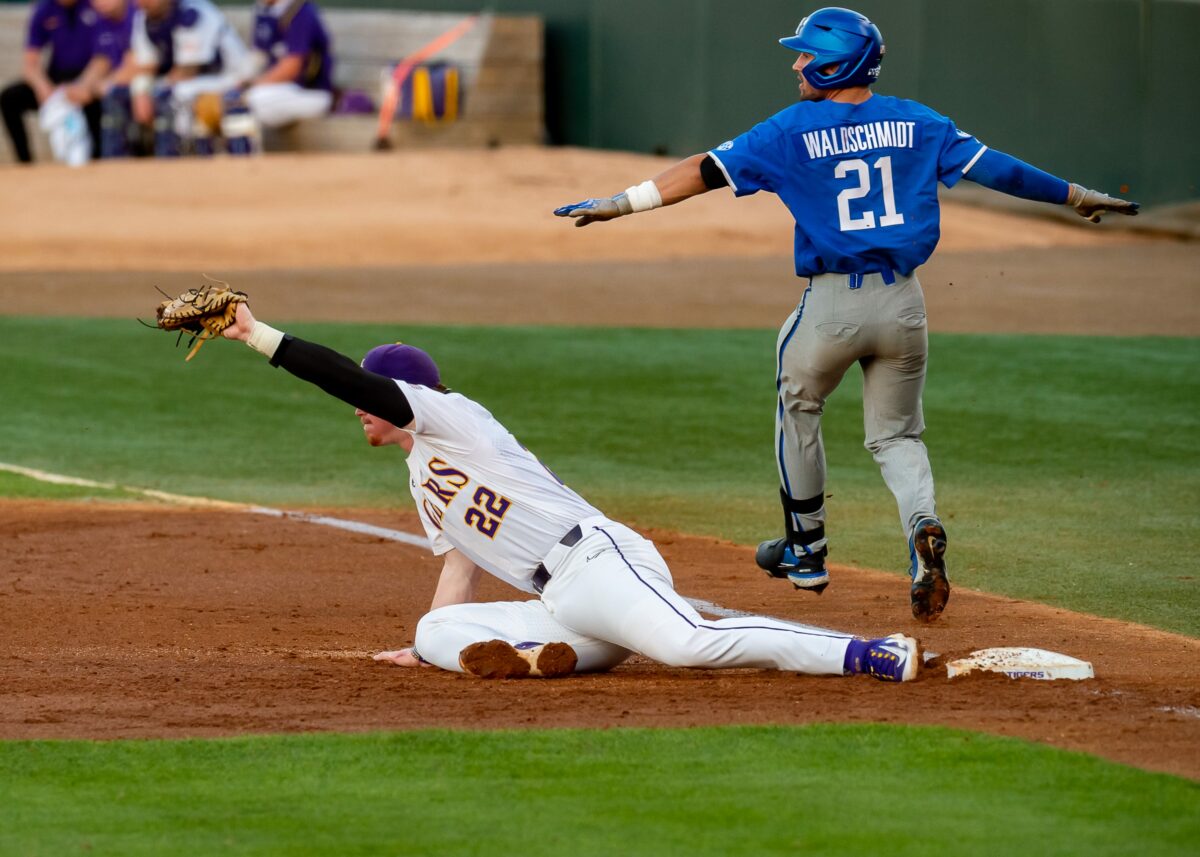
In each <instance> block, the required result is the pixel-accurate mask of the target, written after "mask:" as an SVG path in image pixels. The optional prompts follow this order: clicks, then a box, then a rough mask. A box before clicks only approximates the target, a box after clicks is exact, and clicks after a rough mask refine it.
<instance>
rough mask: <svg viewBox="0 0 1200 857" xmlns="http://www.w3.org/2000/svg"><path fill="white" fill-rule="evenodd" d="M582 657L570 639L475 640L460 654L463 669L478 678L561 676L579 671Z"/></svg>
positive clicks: (460, 664) (459, 662)
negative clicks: (576, 668)
mask: <svg viewBox="0 0 1200 857" xmlns="http://www.w3.org/2000/svg"><path fill="white" fill-rule="evenodd" d="M577 661H578V657H577V656H576V654H575V650H574V649H572V648H571V647H570V646H568V645H567V644H566V643H517V644H516V645H513V644H512V643H506V642H505V641H504V640H487V641H485V642H482V643H472V644H471V645H469V646H467V647H466V648H465V649H463V650H462V652H460V653H459V656H458V665H459V666H460V667H462V668H463V672H465V673H468V674H470V675H473V676H476V677H477V678H558V677H559V676H564V675H570V674H571V673H573V672H575V664H576V662H577Z"/></svg>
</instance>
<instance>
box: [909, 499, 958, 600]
mask: <svg viewBox="0 0 1200 857" xmlns="http://www.w3.org/2000/svg"><path fill="white" fill-rule="evenodd" d="M908 550H909V555H910V557H911V558H912V569H911V571H910V574H911V575H912V589H911V590H910V591H909V596H910V598H911V600H912V614H913V616H914V617H915V618H916V619H919V620H921V621H922V622H932V621H933V620H934V619H936V618H937V617H938V616H941V615H942V611H943V610H945V609H946V602H947V601H949V600H950V579H949V578H948V577H947V576H946V559H945V557H946V530H945V528H944V527H943V526H942V524H941V522H940V521H939V520H938V519H937V518H922V519H921V520H920V521H918V522H917V525H916V526H915V527H913V534H912V537H911V538H910V539H909V540H908Z"/></svg>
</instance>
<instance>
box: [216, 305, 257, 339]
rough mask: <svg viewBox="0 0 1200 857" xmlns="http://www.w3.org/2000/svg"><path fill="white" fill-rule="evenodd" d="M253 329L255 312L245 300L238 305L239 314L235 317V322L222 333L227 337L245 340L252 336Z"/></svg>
mask: <svg viewBox="0 0 1200 857" xmlns="http://www.w3.org/2000/svg"><path fill="white" fill-rule="evenodd" d="M252 330H254V313H252V312H250V307H249V306H247V305H246V304H245V303H244V302H243V303H240V304H238V305H237V316H236V317H235V318H234V322H233V324H231V325H229V327H227V328H225V329H224V330H222V331H221V335H222V336H224V337H225V338H226V339H236V340H238V341H240V342H245V341H246V340H247V339H249V338H250V332H251V331H252Z"/></svg>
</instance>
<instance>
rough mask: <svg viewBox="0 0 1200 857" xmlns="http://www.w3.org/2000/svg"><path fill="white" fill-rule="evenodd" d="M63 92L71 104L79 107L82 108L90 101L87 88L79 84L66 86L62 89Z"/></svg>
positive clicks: (90, 94)
mask: <svg viewBox="0 0 1200 857" xmlns="http://www.w3.org/2000/svg"><path fill="white" fill-rule="evenodd" d="M63 90H64V91H65V92H66V93H67V99H68V100H69V101H70V102H71V103H72V104H75V105H77V106H79V107H82V106H83V105H85V104H87V103H88V102H89V101H91V100H92V93H91V92H89V91H88V88H87V87H86V86H84V85H83V84H81V83H71V84H68V85H67V86H65V87H63Z"/></svg>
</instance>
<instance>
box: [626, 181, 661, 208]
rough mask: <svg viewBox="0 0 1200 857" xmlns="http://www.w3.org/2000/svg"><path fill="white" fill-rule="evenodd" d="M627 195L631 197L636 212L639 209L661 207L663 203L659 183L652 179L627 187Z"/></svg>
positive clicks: (631, 203)
mask: <svg viewBox="0 0 1200 857" xmlns="http://www.w3.org/2000/svg"><path fill="white" fill-rule="evenodd" d="M625 196H626V197H628V198H629V204H630V205H631V206H633V211H634V213H635V214H636V213H637V212H639V211H650V210H651V209H652V208H661V207H662V204H663V202H662V194H661V193H659V192H658V185H656V184H655V183H654V182H653V181H651V180H646V181H644V182H642V183H641V184H637V185H634V186H633V187H631V188H626V189H625Z"/></svg>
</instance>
